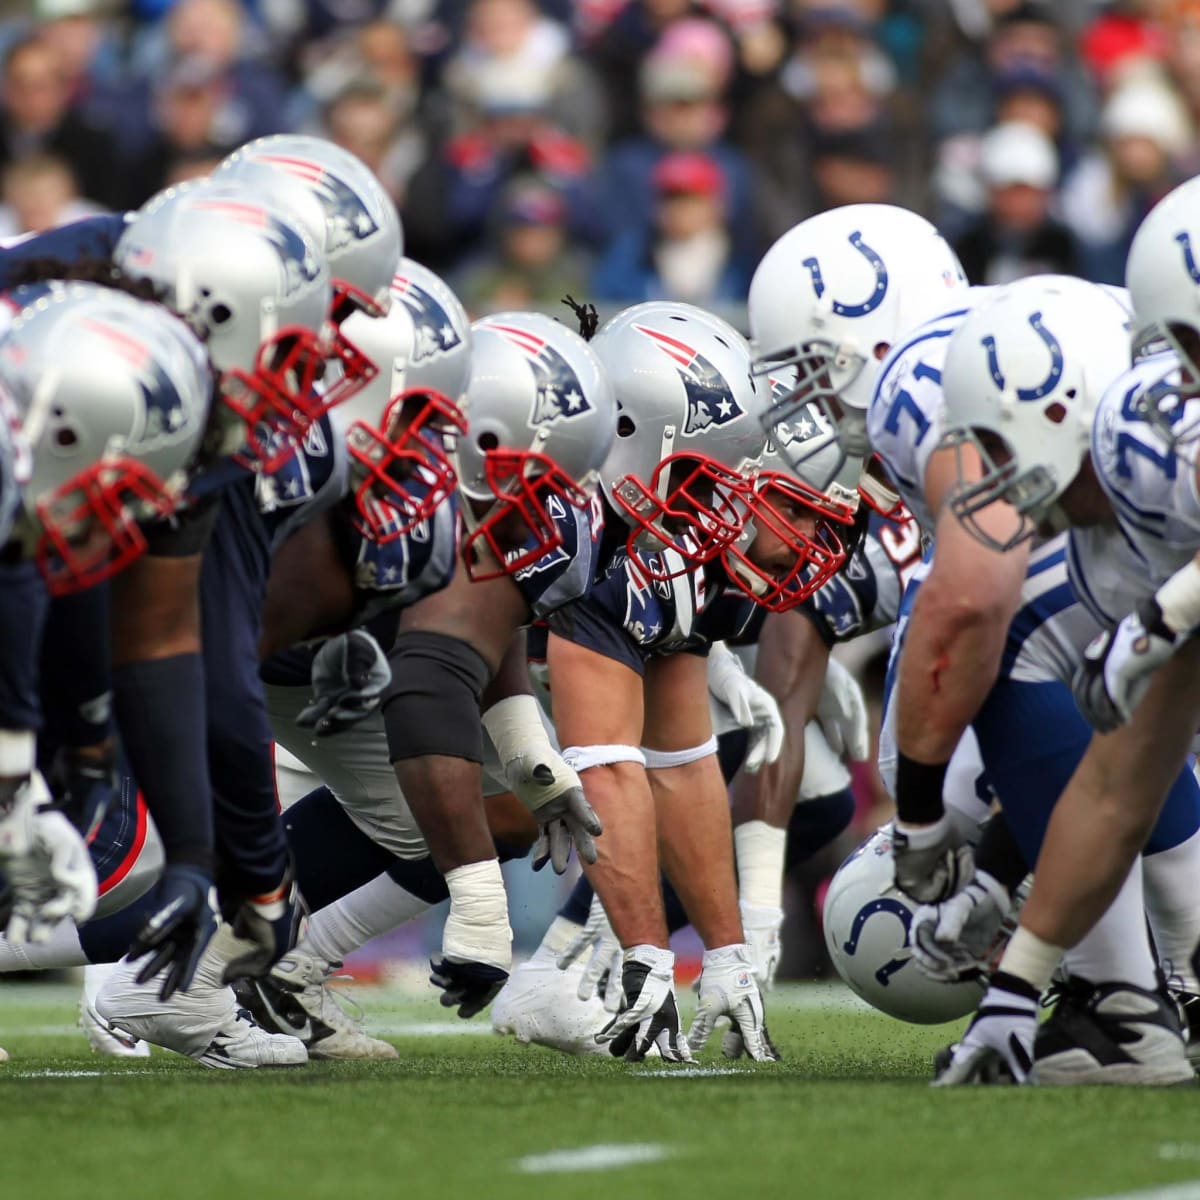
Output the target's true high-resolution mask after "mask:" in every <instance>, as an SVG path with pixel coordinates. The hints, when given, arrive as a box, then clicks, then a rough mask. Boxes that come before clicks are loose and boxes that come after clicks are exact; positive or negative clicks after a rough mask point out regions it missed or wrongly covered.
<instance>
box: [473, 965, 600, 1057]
mask: <svg viewBox="0 0 1200 1200" xmlns="http://www.w3.org/2000/svg"><path fill="white" fill-rule="evenodd" d="M583 970H584V963H583V962H582V961H576V962H574V963H572V964H571V965H570V966H569V967H568V968H567V969H566V970H565V971H560V970H559V968H558V964H557V962H556V961H555V955H554V954H550V953H545V954H544V953H543V951H542V950H538V952H537V953H535V954H534V956H533V957H532V958H531V959H530V960H529V961H528V962H525V963H522V964H521V965H520V966H519V967H517V968H516V970H515V971H513V972H512V974H511V975H510V976H509V977H508V982H507V983H506V984H505V985H504V987H503V988H501V990H500V994H499V995H498V996H497V997H496V999H495V1000H493V1001H492V1030H493V1031H494V1032H495V1033H499V1034H507V1035H509V1036H511V1037H515V1038H516V1039H517V1041H518V1042H522V1043H524V1044H525V1045H530V1044H532V1045H536V1046H548V1047H550V1049H552V1050H561V1051H562V1052H563V1053H564V1054H603V1055H605V1056H607V1055H608V1046H607V1045H603V1046H602V1045H599V1044H598V1043H597V1042H596V1034H598V1033H599V1032H600V1031H601V1030H602V1029H603V1028H604V1027H605V1026H606V1025H607V1024H608V1023H609V1022H610V1021H611V1020H612V1019H613V1014H612V1013H610V1012H608V1011H606V1010H605V1007H604V1003H603V1001H602V1000H601V999H600V997H599V996H598V995H595V994H593V995H592V996H591V998H590V999H588V1000H580V999H579V996H578V994H577V991H578V988H579V981H580V979H581V978H582V976H583Z"/></svg>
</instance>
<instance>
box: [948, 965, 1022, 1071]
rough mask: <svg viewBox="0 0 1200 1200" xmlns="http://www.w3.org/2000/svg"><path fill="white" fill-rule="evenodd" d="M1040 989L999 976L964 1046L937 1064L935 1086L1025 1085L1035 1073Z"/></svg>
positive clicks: (968, 1028) (993, 981)
mask: <svg viewBox="0 0 1200 1200" xmlns="http://www.w3.org/2000/svg"><path fill="white" fill-rule="evenodd" d="M1039 998H1040V997H1039V995H1038V992H1037V990H1036V989H1035V988H1034V987H1033V986H1032V985H1031V984H1028V983H1026V982H1025V980H1023V979H1019V978H1018V977H1017V976H1015V975H1009V974H1006V973H1005V972H1003V971H997V972H996V974H995V975H993V976H992V983H991V986H990V987H989V988H988V990H987V991H986V992H985V993H984V996H983V1000H982V1001H981V1002H980V1005H979V1011H978V1012H976V1014H975V1016H974V1017H973V1018H972V1020H971V1024H970V1025H968V1026H967V1032H966V1033H964V1034H963V1038H962V1041H961V1042H959V1043H958V1044H957V1045H955V1046H952V1047H951V1048H950V1055H949V1058H948V1060H947V1061H945V1062H939V1063H938V1064H937V1076H936V1078H935V1079H934V1081H933V1086H934V1087H957V1086H959V1085H961V1084H964V1083H1025V1082H1027V1081H1028V1080H1029V1074H1030V1071H1032V1069H1033V1040H1034V1038H1035V1037H1036V1036H1037V1024H1038V1000H1039Z"/></svg>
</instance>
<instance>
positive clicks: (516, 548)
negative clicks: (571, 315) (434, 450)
mask: <svg viewBox="0 0 1200 1200" xmlns="http://www.w3.org/2000/svg"><path fill="white" fill-rule="evenodd" d="M462 408H463V412H464V414H465V416H466V419H467V425H468V433H467V435H466V436H465V437H460V438H459V439H458V441H457V445H456V447H455V452H454V462H455V467H456V470H457V474H458V487H459V491H460V492H461V493H462V494H463V496H464V497H465V498H466V500H467V501H468V503H466V504H464V505H463V515H464V520H465V522H466V524H467V527H468V529H469V530H470V533H469V536H468V537H467V539H466V545H465V556H464V557H465V560H466V562H467V568H468V571H469V572H470V574H471V577H472V578H473V579H489V578H494V577H495V576H497V575H502V574H507V575H513V574H516V573H517V572H518V571H521V570H523V569H524V568H526V567H528V566H531V565H532V564H533V563H535V562H536V561H537V560H538V559H539V558H541V557H542V556H543V555H545V554H547V553H548V552H549V551H551V550H554V549H555V548H557V547H558V546H560V545H561V544H562V534H561V533H560V531H559V528H558V525H557V524H556V523H555V521H554V520H552V519H551V516H550V515H549V514H548V512H547V509H548V508H551V509H553V508H557V509H560V510H561V509H562V506H563V505H564V504H565V505H569V506H571V507H574V508H580V509H582V508H584V507H586V506H587V505H588V504H590V503H591V492H592V491H594V489H595V485H596V482H597V472H598V470H599V468H600V465H601V464H602V463H603V462H604V461H605V458H606V456H607V455H608V453H609V448H610V447H611V446H612V443H613V435H614V433H615V432H616V427H617V405H616V400H615V399H614V397H613V389H612V385H611V384H610V382H609V380H608V376H607V374H606V373H605V371H604V368H603V366H602V365H601V364H600V361H599V359H598V357H597V356H596V355H595V354H594V353H593V352H592V348H591V346H590V345H589V344H588V343H587V342H585V341H584V340H583V338H581V337H580V336H579V334H577V333H575V332H574V331H573V330H571V329H568V328H567V327H566V326H565V325H562V324H560V323H559V322H558V321H555V320H552V319H551V318H550V317H547V316H544V315H542V314H541V313H497V314H495V315H494V316H490V317H486V318H484V319H483V320H481V321H476V322H475V323H474V325H472V326H471V375H470V380H469V382H468V385H467V390H466V395H465V397H464V399H463V405H462ZM480 509H482V511H479V510H480ZM485 548H486V550H487V552H488V553H487V554H483V553H482V552H483V551H484V550H485ZM493 560H494V563H495V564H499V566H498V568H497V569H492V568H493Z"/></svg>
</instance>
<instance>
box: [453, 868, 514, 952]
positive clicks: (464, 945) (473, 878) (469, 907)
mask: <svg viewBox="0 0 1200 1200" xmlns="http://www.w3.org/2000/svg"><path fill="white" fill-rule="evenodd" d="M446 887H447V888H448V889H449V890H450V915H449V916H448V917H447V918H446V928H445V931H444V932H443V934H442V949H443V950H444V951H445V953H446V956H447V957H448V958H451V959H454V960H455V961H458V962H479V963H487V964H488V965H489V966H493V967H500V968H501V969H502V970H505V971H507V970H508V969H509V967H511V966H512V930H511V929H510V928H509V926H508V898H507V897H506V896H505V894H504V878H503V877H502V876H501V874H500V863H499V861H498V860H497V859H494V858H489V859H487V860H485V861H484V862H477V863H467V865H466V866H465V867H455V868H454V869H453V870H452V871H447V872H446Z"/></svg>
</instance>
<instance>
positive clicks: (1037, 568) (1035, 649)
mask: <svg viewBox="0 0 1200 1200" xmlns="http://www.w3.org/2000/svg"><path fill="white" fill-rule="evenodd" d="M992 291H993V289H990V288H986V289H982V288H981V289H972V291H971V297H970V298H971V299H972V301H974V302H975V304H976V305H978V303H979V302H980V301H982V300H983V299H985V298H990V297H991V294H992ZM971 311H972V310H971V309H970V308H963V309H958V310H955V311H954V312H949V313H945V314H944V315H943V316H940V317H937V318H935V319H934V320H932V321H929V322H927V323H926V324H924V325H922V326H920V327H919V328H918V329H916V330H914V331H913V333H912V334H911V335H910V336H909V337H907V338H905V339H904V340H903V341H902V342H900V343H899V344H898V345H896V346H895V347H893V349H892V350H891V352H890V353H889V354H888V356H887V358H885V359H884V362H883V367H882V369H881V371H880V375H879V379H878V381H877V382H876V385H875V393H874V395H873V396H872V398H871V404H870V407H869V408H868V410H867V430H868V433H869V435H870V438H871V446H872V448H873V449H874V450H875V452H876V453H877V454H878V455H879V457H880V458H881V459H882V460H883V464H884V466H885V467H887V470H888V473H889V474H890V475H891V477H892V480H893V481H894V483H895V484H896V488H897V490H898V491H899V493H900V495H901V497H902V498H903V500H904V503H905V504H906V505H907V506H908V508H909V510H910V511H911V512H912V513H913V515H914V516H915V517H916V518H917V520H918V521H919V522H920V524H921V526H922V528H923V529H924V530H925V532H926V533H927V534H930V535H931V534H932V533H933V530H934V519H933V514H932V513H931V511H930V509H929V505H928V502H927V501H926V498H925V470H926V467H927V466H928V464H929V459H930V457H931V456H932V454H933V452H934V450H936V449H937V446H938V443H939V441H940V440H941V437H942V431H943V427H944V424H945V398H944V396H943V394H942V366H943V364H944V363H945V359H946V349H947V347H948V345H949V343H950V338H951V336H952V335H953V334H954V333H955V331H956V330H957V329H958V327H959V326H960V325H961V324H962V322H963V320H964V319H965V318H966V317H967V316H968V315H969V314H970V312H971ZM1066 548H1067V547H1066V539H1065V537H1057V538H1054V539H1052V540H1050V541H1048V542H1044V543H1042V544H1041V545H1039V546H1037V547H1036V548H1035V550H1034V552H1033V554H1032V555H1031V557H1030V562H1029V570H1028V574H1027V576H1026V580H1025V586H1024V587H1023V588H1022V591H1021V608H1020V609H1019V610H1018V612H1017V614H1016V615H1015V616H1014V618H1013V620H1012V623H1011V625H1010V626H1009V632H1008V644H1007V646H1006V648H1005V653H1004V658H1003V660H1002V664H1001V677H1002V678H1006V679H1016V680H1021V681H1025V682H1045V681H1050V680H1060V681H1064V682H1069V681H1070V679H1071V675H1072V673H1073V671H1074V668H1075V666H1076V665H1077V664H1078V663H1079V661H1080V659H1081V657H1082V653H1083V649H1084V647H1085V646H1086V645H1087V644H1088V642H1090V641H1091V640H1092V638H1093V637H1094V636H1095V635H1096V633H1097V632H1098V631H1099V625H1098V623H1097V620H1096V619H1095V618H1094V617H1093V616H1092V615H1091V614H1090V613H1089V612H1088V611H1087V610H1086V609H1084V608H1083V607H1082V606H1081V605H1080V604H1079V602H1078V598H1077V597H1076V596H1075V594H1074V592H1073V590H1072V588H1071V585H1070V583H1069V581H1068V574H1067V562H1066ZM927 573H928V568H927V567H926V568H925V570H922V571H920V572H918V575H917V577H916V578H915V579H914V581H913V583H912V584H910V585H909V591H908V592H907V593H906V594H905V604H904V605H903V606H902V613H906V612H907V610H908V609H909V608H911V605H912V601H913V595H914V594H915V590H916V588H917V587H918V586H919V583H920V579H921V578H923V577H924V575H925V574H927Z"/></svg>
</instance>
